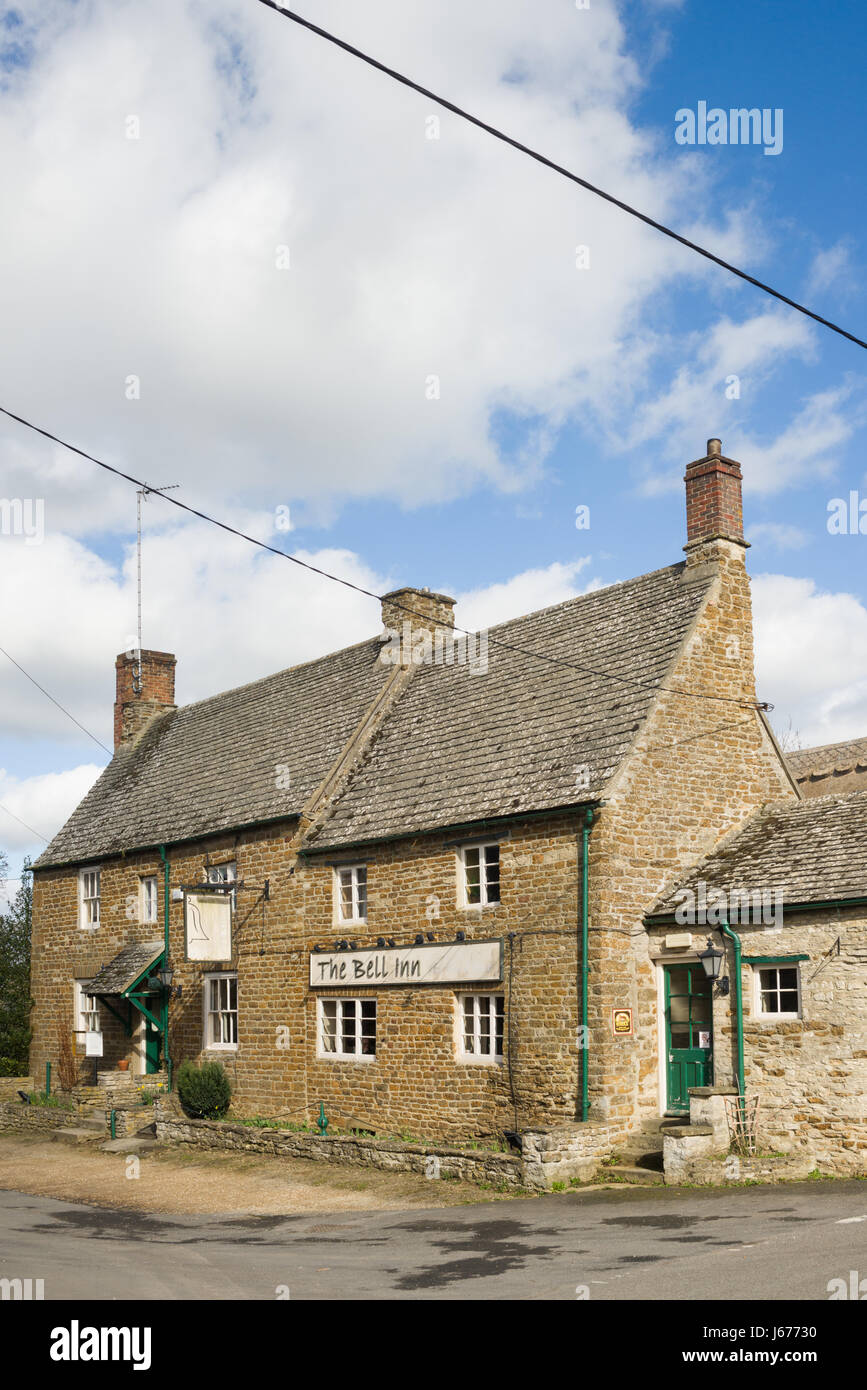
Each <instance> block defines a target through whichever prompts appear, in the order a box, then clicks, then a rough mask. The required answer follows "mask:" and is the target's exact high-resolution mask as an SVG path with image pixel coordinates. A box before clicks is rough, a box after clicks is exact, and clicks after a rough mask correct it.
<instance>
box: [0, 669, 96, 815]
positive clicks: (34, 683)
mask: <svg viewBox="0 0 867 1390" xmlns="http://www.w3.org/2000/svg"><path fill="white" fill-rule="evenodd" d="M0 652H2V653H3V655H4V656H5V658H6V660H7V661H11V662H12V665H13V666H17V667H18V670H19V671H20V672H21V674H22V676H26V677H27V679H28V680H29V681H30V682H31V683H32V684H33V685H35V686H36V689H37V690H41V691H42V694H43V695H45V696H47V697H48V699H49V700H50V701H51V703H52V704H53V705H56V706H57V708H58V709H59V710H63V713H64V714H65V715H66V717H67V718H68V719H71V720H72V722H73V724H78V727H79V729H80V730H81V732H82V733H83V734H87V737H88V738H92V739H93V741H94V743H98V744H99V746H100V748H101V749H102V750H103V752H104V753H107V754H108V756H109V757H111V756H112V753H111V749H110V748H106V746H105V744H104V743H101V742H100V740H99V739H98V738H97V737H96V734H92V733H91V732H90V730H89V729H85V727H84V725H83V724H81V723H80V722H79V721H78V720H77V719H76V717H75V715H74V714H70V713H69V710H68V709H67V708H66V706H65V705H62V704H61V703H60V701H59V700H55V698H54V696H53V695H51V694H49V692H48V691H47V690H46V689H45V686H44V685H40V684H39V682H38V681H37V680H34V679H33V677H32V676H31V674H30V672H29V671H25V670H24V667H23V666H22V665H21V663H20V662H19V661H16V660H15V658H14V656H10V655H9V653H8V652H7V651H6V650H5V648H4V647H0ZM9 814H10V815H11V814H12V813H11V811H10V813H9ZM27 829H28V830H30V829H31V827H30V826H28V827H27Z"/></svg>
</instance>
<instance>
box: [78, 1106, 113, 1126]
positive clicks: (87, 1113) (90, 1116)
mask: <svg viewBox="0 0 867 1390" xmlns="http://www.w3.org/2000/svg"><path fill="white" fill-rule="evenodd" d="M76 1119H77V1122H78V1124H79V1125H81V1126H82V1127H83V1128H84V1129H90V1128H94V1129H95V1128H96V1126H97V1125H99V1127H100V1129H105V1127H106V1124H107V1122H108V1111H107V1110H97V1109H95V1108H94V1109H93V1110H91V1108H90V1106H88V1107H87V1109H86V1110H79V1112H78V1115H77V1116H76Z"/></svg>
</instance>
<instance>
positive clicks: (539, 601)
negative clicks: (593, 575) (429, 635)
mask: <svg viewBox="0 0 867 1390" xmlns="http://www.w3.org/2000/svg"><path fill="white" fill-rule="evenodd" d="M590 560H591V557H590V556H589V555H584V556H582V557H581V558H580V559H579V560H573V561H570V562H566V563H562V562H560V561H555V562H554V563H553V564H550V565H547V566H546V567H545V568H544V569H532V570H524V572H523V573H522V574H516V575H513V576H512V578H511V579H507V580H504V581H503V582H502V583H499V584H489V585H486V586H485V587H484V588H481V589H473V590H471V591H470V592H469V593H465V594H462V595H461V596H460V598H459V600H458V606H457V610H456V613H455V621H456V622H457V623H459V624H460V626H461V627H464V628H468V629H469V630H470V631H471V632H473V631H476V630H477V629H479V628H482V627H493V626H494V624H495V623H502V622H506V621H507V620H508V619H509V618H519V617H521V615H522V614H524V613H533V612H535V611H536V609H538V608H548V607H550V606H551V605H552V604H555V603H563V602H564V601H565V600H566V599H569V598H576V597H577V595H578V594H586V593H587V592H588V591H589V590H590V589H595V588H598V587H599V581H598V580H593V581H590V582H589V583H588V584H586V585H585V586H584V587H583V588H582V587H579V586H578V585H576V583H575V580H576V579H577V577H578V575H579V574H580V573H581V572H582V570H584V569H586V567H587V566H588V565H589V564H590Z"/></svg>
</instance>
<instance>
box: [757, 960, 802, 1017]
mask: <svg viewBox="0 0 867 1390" xmlns="http://www.w3.org/2000/svg"><path fill="white" fill-rule="evenodd" d="M754 979H755V1009H756V1016H757V1017H758V1018H774V1019H781V1018H800V1016H801V984H800V972H799V970H798V967H797V965H772V966H761V967H760V968H756V967H754Z"/></svg>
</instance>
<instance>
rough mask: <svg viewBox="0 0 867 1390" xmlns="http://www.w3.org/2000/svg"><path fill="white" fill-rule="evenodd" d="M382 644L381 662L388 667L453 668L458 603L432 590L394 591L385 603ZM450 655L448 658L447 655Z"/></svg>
mask: <svg viewBox="0 0 867 1390" xmlns="http://www.w3.org/2000/svg"><path fill="white" fill-rule="evenodd" d="M382 626H383V629H384V631H383V633H382V636H381V638H380V641H381V642H382V643H383V647H382V651H381V652H380V660H381V661H383V662H385V663H386V664H389V665H398V666H412V665H417V664H419V663H421V662H429V661H431V660H432V659H434V658H433V653H434V651H436V652H437V653H438V655H437V657H436V658H435V659H436V660H437V661H439V660H445V661H446V662H448V664H451V662H452V660H453V659H454V652H453V650H452V645H453V637H454V626H455V601H454V599H453V598H449V596H448V594H432V593H431V591H430V589H394V590H392V592H391V593H390V594H386V595H385V596H384V598H383V600H382ZM447 653H448V654H447Z"/></svg>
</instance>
